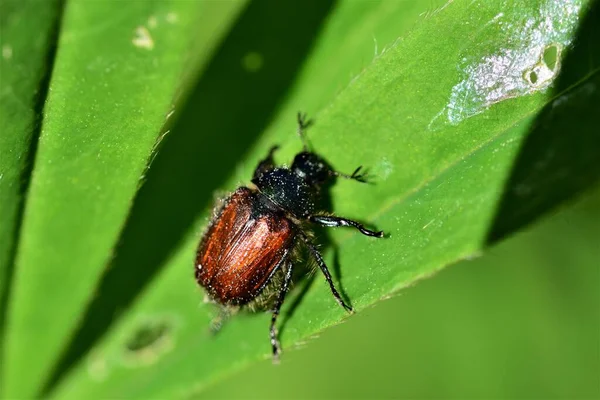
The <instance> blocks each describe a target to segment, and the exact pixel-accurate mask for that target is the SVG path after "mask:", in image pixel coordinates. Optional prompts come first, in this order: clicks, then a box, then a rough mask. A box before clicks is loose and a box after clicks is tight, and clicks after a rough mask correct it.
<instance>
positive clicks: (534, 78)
mask: <svg viewBox="0 0 600 400" xmlns="http://www.w3.org/2000/svg"><path fill="white" fill-rule="evenodd" d="M527 78H528V79H527V80H528V81H529V83H531V84H532V85H535V84H536V83H537V81H538V74H537V72H535V71H529V72H528V73H527Z"/></svg>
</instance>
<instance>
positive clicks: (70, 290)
mask: <svg viewBox="0 0 600 400" xmlns="http://www.w3.org/2000/svg"><path fill="white" fill-rule="evenodd" d="M37 4H38V3H36V6H37ZM242 5H243V3H242V2H228V3H222V4H216V3H211V2H208V1H207V2H204V1H202V2H181V1H175V0H173V1H148V2H122V3H118V6H117V3H114V2H89V1H84V0H70V1H68V2H67V4H66V9H65V12H64V16H63V21H62V27H61V32H60V38H59V41H58V50H57V55H56V61H55V65H54V67H53V73H52V78H51V82H50V87H49V95H48V98H47V101H46V105H45V108H44V118H43V126H42V131H41V135H40V139H39V145H38V151H37V154H36V155H35V166H34V170H33V175H32V178H31V185H30V188H29V192H28V197H27V201H26V206H25V211H24V220H23V224H22V231H21V235H20V238H19V239H20V240H19V244H18V249H17V256H16V264H15V274H14V279H13V282H12V289H11V291H12V295H11V301H10V307H9V313H8V321H7V326H6V330H7V331H6V343H7V344H6V354H5V359H4V361H3V364H4V365H9V366H10V367H9V368H7V369H6V371H5V372H6V373H5V390H6V396H8V397H21V398H26V397H33V396H34V395H35V394H36V393H37V391H38V390H40V388H41V386H42V385H43V384H44V381H45V380H47V379H48V378H49V374H50V373H51V371H50V369H51V368H52V366H53V363H55V362H56V361H57V359H58V357H59V355H60V353H61V352H62V351H63V350H64V347H65V346H66V345H67V343H68V340H69V338H70V336H71V335H72V334H73V332H74V329H75V327H76V324H77V323H78V320H79V318H80V317H79V316H80V314H81V313H82V312H83V311H84V309H85V307H86V305H87V303H89V301H90V300H91V299H92V298H93V297H94V295H95V293H94V287H95V285H96V282H97V280H98V278H99V276H100V275H101V273H102V271H103V270H104V268H105V266H106V264H107V262H108V261H109V259H110V257H111V254H112V253H113V251H114V247H115V245H116V243H117V240H118V236H119V233H120V231H121V228H122V226H123V224H124V221H125V219H126V217H127V214H128V211H129V209H130V207H131V204H132V201H133V197H134V195H135V193H136V190H137V188H138V187H139V185H140V179H141V177H142V175H143V173H144V170H145V169H146V165H147V163H148V161H149V159H150V155H151V153H152V151H153V148H154V146H155V144H156V141H157V138H159V136H160V134H161V129H162V127H163V125H164V124H165V120H166V119H167V118H168V117H169V115H170V114H171V113H172V108H173V106H174V103H175V100H176V99H177V97H178V96H181V95H182V94H183V92H184V90H185V87H184V86H183V83H184V80H185V78H186V76H187V75H189V74H190V73H191V72H192V71H193V70H194V69H196V68H198V67H199V66H200V63H203V62H205V61H206V60H207V59H208V57H209V56H210V54H211V52H212V49H213V48H214V45H215V44H216V43H218V41H219V38H220V37H221V35H222V33H223V32H224V31H225V30H226V28H227V26H228V21H230V20H231V19H232V18H233V17H234V16H235V14H236V12H237V10H238V9H239V8H240V7H241V6H242ZM43 7H46V5H44V6H43ZM198 25H202V26H203V28H201V29H197V26H198ZM27 29H30V30H32V26H29V25H28V26H27ZM36 29H37V27H35V29H34V30H36ZM194 32H199V33H201V34H202V36H201V39H199V40H198V39H195V36H194V35H193V33H194ZM16 44H17V43H15V46H14V47H13V54H15V56H16V55H18V54H20V52H21V51H22V49H20V48H18V47H17V46H16ZM19 57H21V56H19ZM35 59H37V56H36V57H35V58H34V60H35ZM45 67H46V68H48V67H49V66H45ZM34 117H35V116H34Z"/></svg>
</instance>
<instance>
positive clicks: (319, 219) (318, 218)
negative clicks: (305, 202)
mask: <svg viewBox="0 0 600 400" xmlns="http://www.w3.org/2000/svg"><path fill="white" fill-rule="evenodd" d="M308 220H309V221H310V222H314V223H315V224H319V225H322V226H328V227H335V226H351V227H353V228H356V229H358V230H359V231H360V233H362V234H363V235H366V236H373V237H378V238H382V237H383V231H372V230H370V229H367V228H365V227H364V225H362V224H361V223H359V222H356V221H352V220H351V219H346V218H342V217H336V216H333V215H311V216H310V217H308Z"/></svg>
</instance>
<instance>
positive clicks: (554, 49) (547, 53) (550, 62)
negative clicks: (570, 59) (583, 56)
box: [542, 44, 559, 71]
mask: <svg viewBox="0 0 600 400" xmlns="http://www.w3.org/2000/svg"><path fill="white" fill-rule="evenodd" d="M558 56H559V49H558V46H557V45H555V44H551V45H550V46H548V47H546V48H545V49H544V54H543V55H542V60H543V62H544V64H546V66H547V67H548V68H549V69H550V70H551V71H554V70H555V69H556V66H557V64H558Z"/></svg>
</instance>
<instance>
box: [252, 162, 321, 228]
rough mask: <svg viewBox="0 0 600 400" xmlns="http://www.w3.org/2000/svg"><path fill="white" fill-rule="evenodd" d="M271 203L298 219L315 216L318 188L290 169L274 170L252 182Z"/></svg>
mask: <svg viewBox="0 0 600 400" xmlns="http://www.w3.org/2000/svg"><path fill="white" fill-rule="evenodd" d="M252 183H254V184H255V185H256V187H257V188H258V190H259V191H260V192H261V193H262V194H263V195H265V196H266V197H267V198H268V199H269V200H270V201H272V202H273V203H275V204H276V205H278V206H279V207H281V208H282V209H284V210H285V211H288V212H290V213H291V214H293V215H294V216H296V217H298V218H302V217H306V216H308V215H310V214H313V213H314V211H315V204H316V202H317V200H318V199H317V197H318V192H319V191H318V187H315V186H312V185H310V184H309V183H308V182H307V181H306V179H304V177H303V176H301V175H299V174H297V173H295V172H294V171H293V170H291V169H288V168H274V169H272V170H270V171H267V172H265V173H263V174H262V175H260V176H259V177H257V178H255V179H253V180H252Z"/></svg>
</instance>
